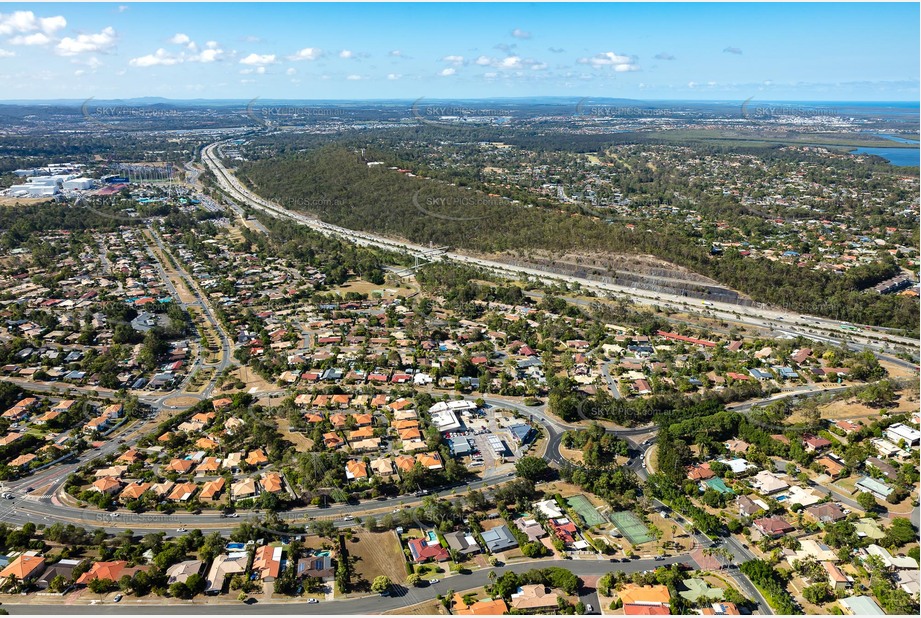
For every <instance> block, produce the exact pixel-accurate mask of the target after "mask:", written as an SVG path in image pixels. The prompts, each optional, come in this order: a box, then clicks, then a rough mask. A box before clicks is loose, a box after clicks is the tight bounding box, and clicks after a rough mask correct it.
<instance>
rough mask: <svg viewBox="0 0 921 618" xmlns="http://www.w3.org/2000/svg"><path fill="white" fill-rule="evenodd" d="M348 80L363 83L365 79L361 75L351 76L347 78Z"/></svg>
mask: <svg viewBox="0 0 921 618" xmlns="http://www.w3.org/2000/svg"><path fill="white" fill-rule="evenodd" d="M346 79H347V80H349V81H350V82H357V81H361V80H362V79H364V78H363V77H362V76H361V75H349V76H348V77H346Z"/></svg>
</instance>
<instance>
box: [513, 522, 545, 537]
mask: <svg viewBox="0 0 921 618" xmlns="http://www.w3.org/2000/svg"><path fill="white" fill-rule="evenodd" d="M514 524H515V525H516V526H517V527H518V529H519V530H521V531H522V532H524V533H525V535H527V537H528V540H529V541H537V540H539V539H542V538H543V537H545V536H547V531H546V530H544V527H543V526H541V525H540V522H538V521H537V520H536V519H525V518H524V517H519V518H518V519H516V520H515V521H514Z"/></svg>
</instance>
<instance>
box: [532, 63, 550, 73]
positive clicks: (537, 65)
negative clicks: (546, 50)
mask: <svg viewBox="0 0 921 618" xmlns="http://www.w3.org/2000/svg"><path fill="white" fill-rule="evenodd" d="M546 68H547V63H545V62H535V63H534V64H532V65H531V70H532V71H543V70H544V69H546Z"/></svg>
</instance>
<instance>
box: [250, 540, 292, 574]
mask: <svg viewBox="0 0 921 618" xmlns="http://www.w3.org/2000/svg"><path fill="white" fill-rule="evenodd" d="M283 554H284V547H282V546H281V545H263V546H262V547H259V548H258V549H256V553H255V555H254V556H253V572H254V573H256V574H258V575H259V578H260V579H261V580H262V581H264V582H273V581H275V578H277V577H278V575H279V573H281V559H282V556H283Z"/></svg>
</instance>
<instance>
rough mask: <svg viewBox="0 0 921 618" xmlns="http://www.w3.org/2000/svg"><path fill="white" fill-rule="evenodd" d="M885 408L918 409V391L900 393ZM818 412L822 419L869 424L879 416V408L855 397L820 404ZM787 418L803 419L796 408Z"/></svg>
mask: <svg viewBox="0 0 921 618" xmlns="http://www.w3.org/2000/svg"><path fill="white" fill-rule="evenodd" d="M885 409H886V410H889V411H890V412H892V413H895V414H910V413H912V412H914V411H916V410H917V409H918V393H917V392H912V391H908V392H905V393H901V394H900V395H899V396H898V397H897V398H896V400H895V403H894V404H893V405H889V406H886V407H885ZM819 412H820V413H821V415H822V418H823V419H828V420H834V421H838V420H844V419H847V420H849V421H854V422H857V421H863V422H864V423H865V424H869V423H872V422H873V421H875V420H877V419H878V418H879V413H880V408H873V407H870V406H868V405H865V404H863V403H860V402H859V401H858V400H857V399H855V398H849V399H841V400H838V401H833V402H831V403H829V404H826V405H824V406H821V407H819ZM789 420H790V422H792V423H798V422H802V421H803V420H805V419H803V417H802V415H801V413H800V411H798V410H797V411H796V412H794V413H793V414H791V415H790V418H789Z"/></svg>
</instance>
